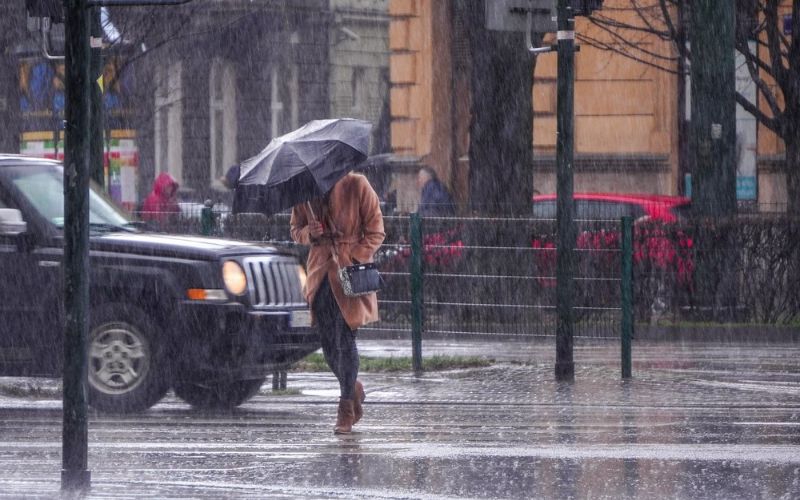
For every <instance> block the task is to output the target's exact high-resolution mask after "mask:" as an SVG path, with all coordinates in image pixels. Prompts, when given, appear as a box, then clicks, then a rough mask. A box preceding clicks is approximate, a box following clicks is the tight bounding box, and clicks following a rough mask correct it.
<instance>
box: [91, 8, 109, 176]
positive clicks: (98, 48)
mask: <svg viewBox="0 0 800 500" xmlns="http://www.w3.org/2000/svg"><path fill="white" fill-rule="evenodd" d="M89 13H90V14H89V15H90V18H91V20H90V24H91V43H90V46H91V49H92V54H91V66H90V69H89V74H90V81H89V85H90V88H91V106H92V111H91V112H92V116H91V120H90V121H91V127H92V130H91V135H90V139H89V140H90V144H91V145H90V149H91V160H90V164H91V177H92V180H93V181H95V182H96V183H98V184H99V185H100V186H105V177H106V174H105V168H104V167H105V162H104V161H103V150H104V146H105V141H104V140H103V131H104V130H105V127H104V126H103V91H102V89H101V88H100V84H99V83H98V81H97V80H98V79H99V78H100V77H101V76H103V50H102V44H103V26H102V25H101V24H100V7H95V8H93V9H91V10H90V11H89Z"/></svg>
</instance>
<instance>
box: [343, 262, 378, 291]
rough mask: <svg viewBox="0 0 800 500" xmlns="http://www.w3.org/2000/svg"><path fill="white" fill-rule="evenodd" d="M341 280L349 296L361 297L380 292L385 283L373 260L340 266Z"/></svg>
mask: <svg viewBox="0 0 800 500" xmlns="http://www.w3.org/2000/svg"><path fill="white" fill-rule="evenodd" d="M339 281H341V282H342V289H343V290H344V294H345V295H347V296H348V297H359V296H361V295H368V294H370V293H375V292H378V291H379V290H380V289H381V286H382V285H383V278H381V273H380V272H378V266H377V265H375V264H374V263H372V262H367V263H366V264H354V265H352V266H347V267H340V268H339Z"/></svg>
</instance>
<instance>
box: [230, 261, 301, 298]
mask: <svg viewBox="0 0 800 500" xmlns="http://www.w3.org/2000/svg"><path fill="white" fill-rule="evenodd" d="M243 264H244V270H245V273H246V274H247V286H248V289H249V294H250V303H251V304H252V305H253V307H276V306H278V307H280V306H305V305H306V300H305V298H304V297H303V290H302V285H301V284H300V276H299V275H298V273H297V266H298V264H297V261H296V260H294V259H292V258H287V257H248V258H245V259H243Z"/></svg>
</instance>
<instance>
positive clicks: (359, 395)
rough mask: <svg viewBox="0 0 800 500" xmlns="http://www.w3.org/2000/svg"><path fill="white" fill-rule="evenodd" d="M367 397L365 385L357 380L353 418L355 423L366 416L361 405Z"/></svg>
mask: <svg viewBox="0 0 800 500" xmlns="http://www.w3.org/2000/svg"><path fill="white" fill-rule="evenodd" d="M365 399H367V394H366V393H365V392H364V385H363V384H362V383H361V382H360V381H358V380H356V385H355V399H354V400H353V410H354V412H355V419H354V420H353V424H357V423H358V421H359V420H361V417H362V416H364V409H363V408H362V407H361V403H363V402H364V400H365Z"/></svg>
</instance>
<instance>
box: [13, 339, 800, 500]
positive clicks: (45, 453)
mask: <svg viewBox="0 0 800 500" xmlns="http://www.w3.org/2000/svg"><path fill="white" fill-rule="evenodd" d="M407 344H408V343H406V342H388V341H362V343H361V350H362V353H363V354H366V355H373V356H374V355H397V356H400V355H408V354H409V352H408V345H407ZM424 354H425V355H426V356H428V355H433V354H457V355H473V354H479V355H486V356H490V357H492V358H494V359H495V360H496V362H495V364H493V365H492V366H491V367H490V368H483V369H474V370H461V371H451V372H439V373H426V374H425V375H423V376H420V377H414V376H412V375H410V374H401V375H389V374H363V376H362V380H363V381H364V383H365V386H366V388H367V402H366V404H365V417H364V420H363V421H362V422H361V423H360V424H359V425H358V426H357V427H356V429H357V430H358V432H357V433H355V434H353V435H351V436H347V437H337V436H334V435H333V434H332V427H333V421H334V416H335V401H336V394H337V392H336V384H335V382H334V380H333V378H332V377H330V376H328V375H325V374H309V373H290V374H289V387H290V388H293V389H296V390H299V391H300V393H298V394H293V395H283V396H273V395H271V393H270V388H271V387H270V384H269V383H267V384H265V386H264V388H263V389H262V393H261V394H259V395H258V396H257V397H255V398H254V399H253V400H251V401H250V402H248V403H247V404H245V405H244V406H242V407H241V408H240V409H238V410H236V411H234V412H232V413H231V412H225V413H223V412H220V413H199V412H197V411H194V410H192V409H190V408H189V407H188V406H187V405H185V404H183V403H182V402H181V401H180V400H178V399H175V398H174V397H171V396H170V397H168V398H166V399H165V400H164V401H163V402H162V403H160V404H158V405H157V406H155V407H154V408H152V409H151V410H150V411H148V412H146V413H144V414H141V415H135V416H125V417H113V416H98V415H95V416H93V417H92V419H91V423H90V450H89V465H90V469H91V471H92V489H91V491H90V492H89V493H88V494H87V495H86V498H159V499H161V498H615V499H616V498H648V499H649V498H713V499H735V498H748V499H750V498H785V499H795V498H800V346H798V345H796V344H765V345H746V344H727V345H724V346H711V345H701V344H643V343H639V344H637V345H636V346H635V347H634V378H633V379H632V380H630V381H627V382H623V381H621V380H620V377H619V349H618V346H616V345H614V344H613V343H602V342H597V343H586V342H584V343H579V344H578V345H577V346H576V351H575V361H576V381H575V382H574V383H573V384H559V383H556V382H555V381H554V379H553V376H552V372H553V361H554V360H553V356H554V347H553V346H552V345H551V344H550V343H548V342H539V343H511V342H507V343H502V344H500V343H480V342H475V343H466V342H459V343H457V344H449V343H447V342H426V343H425V345H424ZM2 383H4V384H6V385H8V384H14V383H22V382H21V381H19V380H15V379H0V384H2ZM45 385H46V382H45ZM60 467H61V413H60V401H59V400H58V399H57V397H56V396H50V397H39V398H34V397H30V396H25V397H21V396H20V397H11V396H0V471H2V472H1V473H0V498H57V497H58V496H59V486H60V483H59V481H60Z"/></svg>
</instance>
